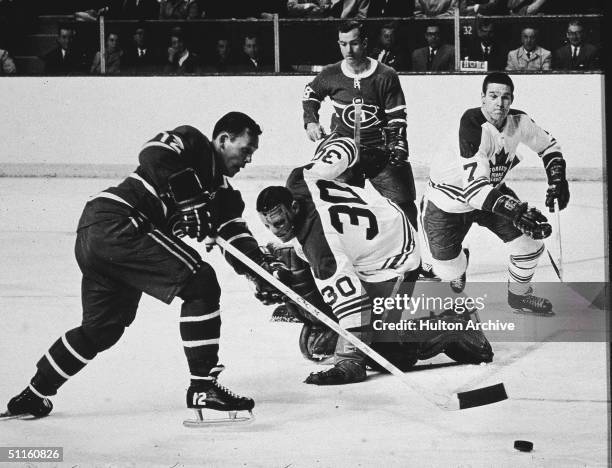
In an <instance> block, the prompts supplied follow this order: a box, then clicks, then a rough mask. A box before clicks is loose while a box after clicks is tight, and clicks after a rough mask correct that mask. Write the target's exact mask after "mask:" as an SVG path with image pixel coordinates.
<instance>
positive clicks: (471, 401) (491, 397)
mask: <svg viewBox="0 0 612 468" xmlns="http://www.w3.org/2000/svg"><path fill="white" fill-rule="evenodd" d="M506 399H508V394H507V393H506V388H505V387H504V384H503V383H498V384H495V385H490V386H489V387H482V388H477V389H475V390H470V391H467V392H459V393H457V400H458V403H459V409H467V408H474V407H475V406H484V405H490V404H491V403H497V402H498V401H503V400H506Z"/></svg>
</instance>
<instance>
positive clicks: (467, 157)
mask: <svg viewBox="0 0 612 468" xmlns="http://www.w3.org/2000/svg"><path fill="white" fill-rule="evenodd" d="M481 99H482V104H481V107H479V108H474V109H468V110H467V111H466V112H465V113H464V114H463V117H462V118H461V122H460V127H459V153H460V158H457V156H456V154H451V155H449V156H448V157H447V158H446V159H444V158H441V160H440V161H438V162H437V164H434V165H433V166H432V169H431V172H430V180H429V186H428V188H427V190H426V193H425V199H426V208H425V212H424V216H423V217H424V221H423V227H424V230H425V234H426V238H427V241H428V243H429V249H430V251H431V254H432V256H433V259H434V270H435V272H436V274H437V275H438V276H440V277H441V278H442V279H444V280H448V281H452V282H453V283H454V285H455V289H456V290H458V291H460V290H462V289H463V287H465V280H466V269H467V257H466V254H465V252H464V251H463V250H462V242H463V239H464V238H465V236H466V234H467V232H468V230H469V229H470V227H471V225H472V223H474V222H475V223H477V224H480V225H481V226H484V227H486V228H487V229H489V230H490V231H491V232H493V233H494V234H495V235H496V236H497V237H499V238H500V239H501V240H502V241H503V242H504V243H505V244H506V246H507V250H508V254H509V256H508V274H509V280H508V303H509V305H510V306H511V307H512V308H513V309H515V310H516V311H517V312H524V313H536V314H545V315H546V314H550V313H551V311H552V304H551V303H550V301H549V300H548V299H545V298H542V297H538V296H534V295H533V294H532V288H531V286H530V282H531V279H532V277H533V274H534V271H535V268H536V266H537V264H538V259H539V257H540V256H541V255H542V253H543V252H544V243H543V242H542V239H545V238H547V237H548V236H549V235H550V234H551V226H550V224H548V222H547V219H546V217H545V216H544V215H543V214H542V213H541V212H540V211H539V210H537V209H536V208H534V207H530V206H528V205H527V203H524V202H522V201H521V200H519V198H518V197H517V196H516V194H515V193H514V192H513V191H512V190H510V188H508V187H507V186H506V184H505V182H504V179H505V177H506V174H507V173H508V172H509V171H510V170H511V169H512V168H513V167H515V166H516V165H517V164H518V163H519V162H520V161H521V156H520V155H518V154H517V152H516V150H517V146H518V145H519V144H520V143H523V144H525V145H526V146H527V147H529V148H531V149H532V150H533V151H535V152H537V153H538V155H539V157H540V158H541V160H542V163H543V164H544V168H545V170H546V176H547V178H548V190H547V192H546V200H545V205H546V206H547V207H548V209H549V210H550V211H551V212H552V211H553V209H554V206H555V202H557V203H558V205H559V209H560V210H563V209H564V208H565V207H566V206H567V204H568V202H569V198H570V193H569V187H568V183H567V179H566V177H565V160H564V159H563V155H562V154H561V148H560V147H559V144H558V143H557V140H556V139H555V138H553V137H552V136H551V135H550V134H549V133H548V132H546V131H545V130H543V129H542V128H540V127H539V126H538V125H536V123H535V122H534V121H533V120H532V119H531V118H529V116H528V115H527V114H525V113H524V112H522V111H519V110H511V109H510V106H511V104H512V101H513V99H514V84H513V83H512V80H511V79H510V77H509V76H508V75H507V74H505V73H491V74H489V75H487V76H486V77H485V79H484V81H483V84H482V95H481Z"/></svg>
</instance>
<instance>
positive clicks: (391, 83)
mask: <svg viewBox="0 0 612 468" xmlns="http://www.w3.org/2000/svg"><path fill="white" fill-rule="evenodd" d="M338 44H339V46H340V52H341V53H342V56H343V57H344V59H343V60H342V61H340V62H338V63H334V64H332V65H329V66H327V67H325V68H324V69H323V70H322V71H321V72H320V73H319V74H318V75H317V76H316V77H315V78H314V79H313V80H312V81H311V82H310V83H308V85H306V88H305V90H304V96H303V98H302V107H303V110H304V128H305V129H306V133H307V135H308V137H309V138H310V139H311V140H312V141H317V140H320V139H321V138H323V137H324V136H325V132H324V131H323V127H322V126H321V124H320V122H319V109H320V107H321V102H322V101H323V100H324V99H325V98H326V97H328V98H329V99H330V100H331V103H332V105H333V107H334V113H333V115H332V122H331V132H332V136H333V135H337V136H341V137H350V138H355V137H357V138H358V139H359V141H358V144H359V145H363V146H369V147H384V148H385V149H387V150H388V152H389V164H388V165H387V166H385V167H383V168H382V170H381V171H380V172H379V174H377V175H376V176H373V177H371V181H372V184H373V185H374V187H375V188H376V189H377V190H378V191H379V192H380V193H381V194H382V195H383V196H385V197H387V198H389V199H391V200H393V201H394V202H395V203H397V204H398V205H400V206H401V207H402V209H403V210H404V211H405V212H406V214H407V216H408V218H409V219H410V220H411V221H415V223H414V225H415V226H416V216H417V209H416V205H415V203H414V200H415V189H414V177H413V175H412V168H411V166H410V162H409V161H408V141H407V137H406V100H405V98H404V93H403V91H402V88H401V85H400V82H399V77H398V75H397V72H396V71H395V70H394V69H393V68H391V67H388V66H386V65H384V64H382V63H379V62H377V61H376V60H374V59H372V58H369V57H368V56H367V38H366V37H364V28H363V26H362V24H360V23H359V22H357V21H347V22H344V23H342V24H341V25H340V27H339V28H338ZM358 114H359V115H360V119H359V131H357V132H356V130H355V126H356V125H355V118H356V115H358Z"/></svg>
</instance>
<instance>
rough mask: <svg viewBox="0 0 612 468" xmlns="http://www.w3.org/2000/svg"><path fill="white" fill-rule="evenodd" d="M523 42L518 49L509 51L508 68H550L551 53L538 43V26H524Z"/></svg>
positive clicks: (511, 69)
mask: <svg viewBox="0 0 612 468" xmlns="http://www.w3.org/2000/svg"><path fill="white" fill-rule="evenodd" d="M521 44H522V45H521V47H519V48H518V49H515V50H511V51H510V52H508V61H507V63H506V70H508V71H514V70H550V62H551V53H550V50H546V49H544V48H542V47H540V46H539V45H538V30H537V29H536V28H533V27H531V26H528V27H526V28H523V30H522V31H521Z"/></svg>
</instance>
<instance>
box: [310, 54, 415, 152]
mask: <svg viewBox="0 0 612 468" xmlns="http://www.w3.org/2000/svg"><path fill="white" fill-rule="evenodd" d="M369 60H370V68H369V69H368V70H366V71H365V72H364V73H361V74H359V75H355V74H354V73H352V72H351V71H350V70H349V69H348V67H347V66H346V64H345V62H344V61H341V62H338V63H335V64H333V65H329V66H327V67H325V68H324V69H323V70H322V71H321V73H319V74H318V75H317V76H316V77H315V78H314V80H312V81H311V82H310V83H308V85H306V88H305V90H304V96H303V98H302V107H303V108H304V126H306V125H308V124H309V123H311V122H319V109H320V107H321V102H322V101H323V100H324V99H325V98H326V97H329V98H330V100H331V102H332V105H333V107H334V114H333V115H332V122H331V131H332V132H336V133H338V134H339V135H340V136H345V137H351V138H353V136H354V129H355V99H356V98H357V97H358V96H359V93H360V94H361V99H362V100H363V105H362V108H361V143H362V144H364V145H372V146H375V145H379V144H381V143H382V142H383V138H382V133H381V128H382V127H385V126H387V125H390V124H393V125H398V126H406V100H405V98H404V93H403V92H402V88H401V86H400V82H399V78H398V76H397V73H396V72H395V70H393V69H392V68H391V67H388V66H386V65H383V64H381V63H379V62H377V61H376V60H374V59H371V58H370V59H369ZM358 88H359V89H360V91H358Z"/></svg>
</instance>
